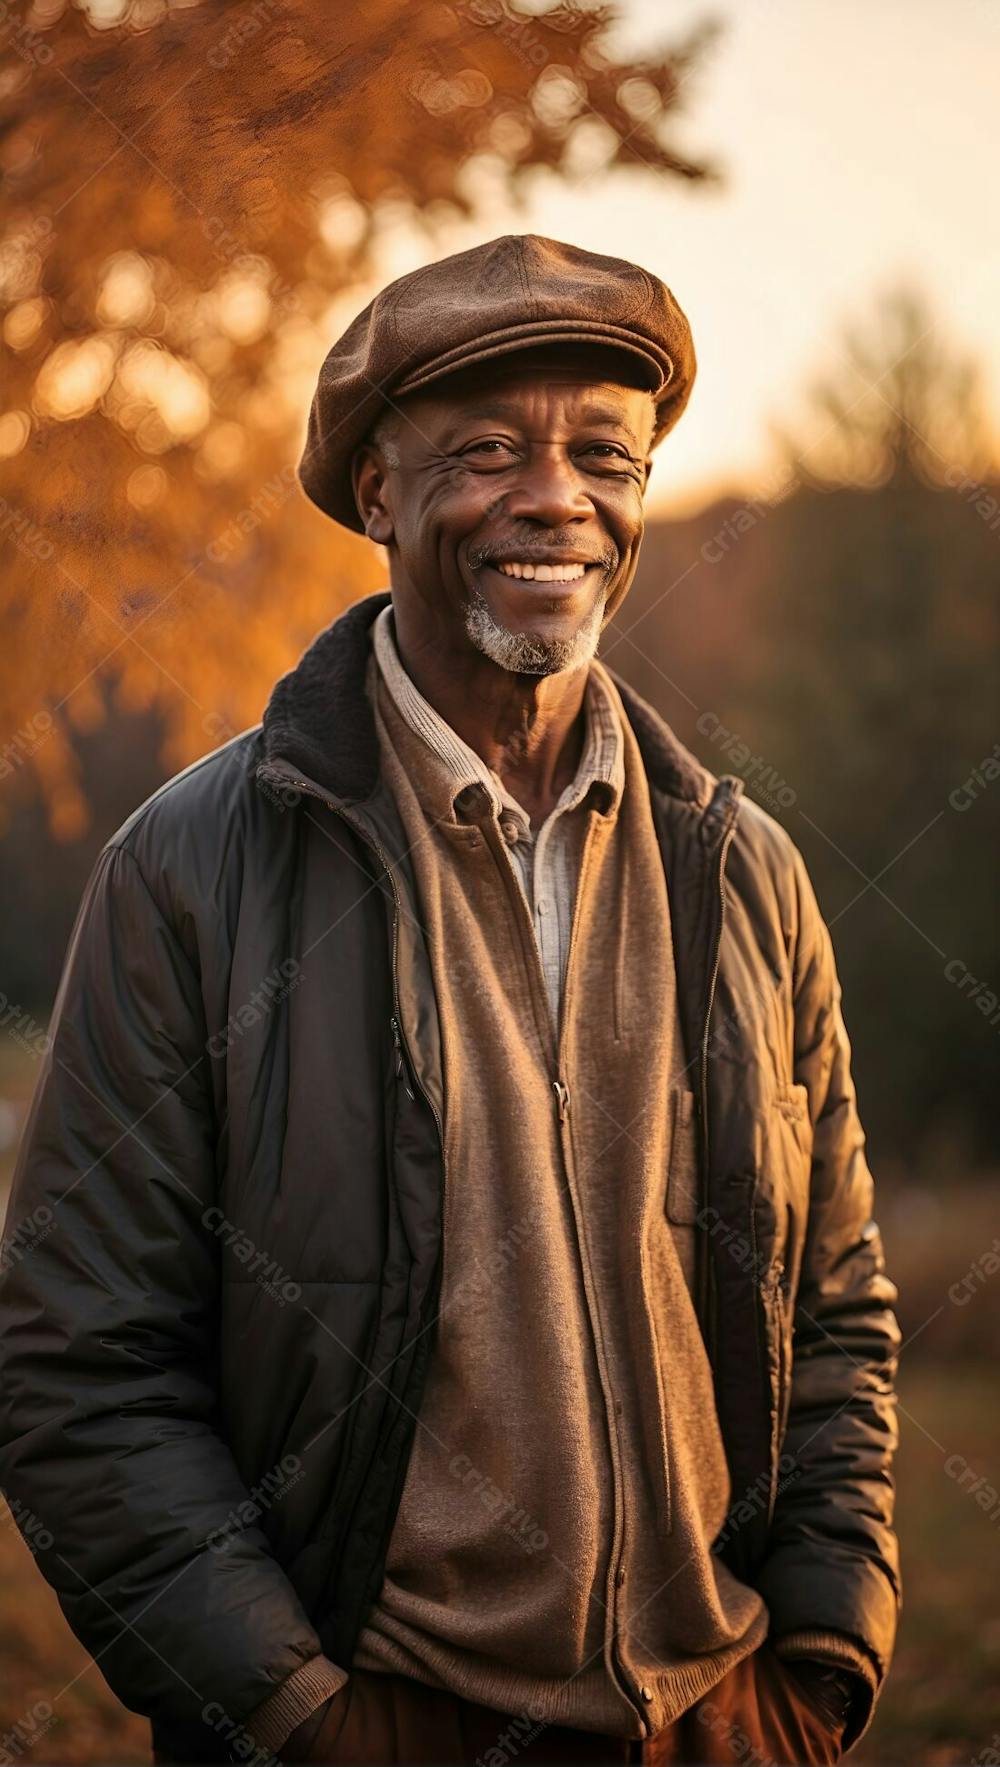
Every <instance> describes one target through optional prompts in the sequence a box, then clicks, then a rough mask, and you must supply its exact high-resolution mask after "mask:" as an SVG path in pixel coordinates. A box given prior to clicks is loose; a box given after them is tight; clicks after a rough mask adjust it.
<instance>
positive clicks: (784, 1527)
mask: <svg viewBox="0 0 1000 1767" xmlns="http://www.w3.org/2000/svg"><path fill="white" fill-rule="evenodd" d="M794 874H795V881H796V890H797V896H798V936H797V939H796V943H795V952H794V963H793V981H794V993H795V1050H794V1077H795V1079H796V1081H797V1082H799V1083H802V1084H804V1085H805V1086H806V1088H807V1090H808V1094H809V1104H810V1117H811V1121H812V1128H813V1147H812V1166H811V1181H810V1198H809V1218H808V1225H807V1231H806V1239H805V1247H804V1253H803V1261H802V1272H801V1279H800V1284H799V1289H798V1294H797V1296H796V1297H795V1298H794V1314H793V1321H792V1323H793V1328H794V1338H793V1362H792V1380H791V1397H790V1408H789V1417H788V1431H787V1435H786V1438H785V1443H784V1454H785V1456H786V1460H784V1461H783V1462H782V1478H781V1482H780V1489H779V1496H778V1500H777V1504H776V1508H775V1514H774V1519H773V1523H772V1527H771V1530H770V1534H769V1539H768V1551H767V1556H766V1558H765V1562H764V1565H763V1568H762V1571H761V1573H760V1576H759V1579H758V1584H759V1587H760V1590H761V1593H762V1594H763V1596H764V1599H765V1601H766V1602H767V1605H768V1608H769V1610H770V1614H771V1630H772V1633H773V1635H774V1636H775V1637H776V1638H778V1639H781V1638H782V1637H787V1636H790V1635H802V1634H806V1635H809V1634H812V1635H817V1634H826V1635H840V1636H842V1637H843V1638H844V1639H845V1640H850V1641H852V1643H853V1648H854V1649H855V1650H856V1649H857V1648H858V1647H859V1646H860V1647H861V1648H862V1649H863V1650H864V1652H865V1656H866V1658H869V1659H870V1660H871V1663H872V1665H873V1668H874V1675H873V1677H872V1685H871V1686H870V1687H869V1688H867V1689H865V1684H864V1682H863V1681H860V1680H859V1683H858V1687H859V1692H860V1690H862V1689H864V1693H863V1694H862V1696H861V1699H860V1704H859V1708H858V1710H857V1711H856V1713H855V1714H854V1715H853V1718H852V1723H851V1726H850V1732H849V1737H848V1745H849V1743H850V1742H851V1741H855V1740H857V1737H858V1736H859V1735H860V1734H861V1733H862V1731H863V1730H864V1729H865V1728H866V1727H867V1724H868V1722H869V1721H870V1718H871V1715H872V1706H873V1698H874V1695H875V1693H876V1692H877V1690H878V1688H879V1687H880V1685H881V1682H882V1680H883V1679H884V1677H885V1674H886V1672H887V1669H888V1666H889V1662H890V1659H891V1656H892V1649H893V1643H894V1638H895V1631H896V1622H897V1616H898V1609H899V1601H900V1580H899V1557H898V1548H897V1543H896V1537H895V1534H894V1532H893V1528H892V1514H893V1499H894V1487H893V1478H892V1458H893V1454H894V1452H895V1447H896V1441H897V1425H896V1413H895V1397H894V1380H895V1372H896V1360H897V1353H898V1349H899V1342H900V1335H899V1328H898V1325H897V1323H896V1318H895V1315H894V1313H893V1310H892V1308H893V1303H894V1301H895V1300H896V1290H895V1288H894V1286H893V1285H892V1283H891V1282H890V1281H889V1280H888V1278H887V1276H886V1273H885V1262H884V1258H883V1252H882V1242H881V1238H880V1235H879V1230H878V1227H877V1226H876V1224H875V1222H874V1220H873V1219H872V1202H873V1188H874V1187H873V1181H872V1176H871V1173H870V1171H869V1168H868V1164H867V1161H866V1157H865V1135H864V1131H863V1129H862V1127H861V1123H860V1121H859V1118H858V1110H857V1102H856V1095H855V1088H854V1084H853V1080H852V1077H851V1047H850V1042H849V1040H848V1035H847V1031H846V1028H845V1025H844V1019H843V1014H842V1011H841V988H840V982H839V979H838V976H837V972H836V965H835V959H834V953H833V945H832V941H831V938H830V933H829V929H828V927H827V926H826V924H825V922H824V921H823V918H822V916H821V914H820V910H819V905H818V903H817V901H816V897H815V893H814V891H813V888H812V885H811V882H810V880H809V877H808V874H807V872H806V868H805V864H804V862H803V860H802V857H801V855H800V854H799V853H798V851H797V849H795V850H794ZM786 1468H787V1470H786ZM817 1654H819V1653H817Z"/></svg>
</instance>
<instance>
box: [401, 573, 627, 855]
mask: <svg viewBox="0 0 1000 1767" xmlns="http://www.w3.org/2000/svg"><path fill="white" fill-rule="evenodd" d="M372 648H373V650H374V654H375V659H376V662H377V663H378V666H379V669H380V671H381V674H382V678H383V680H384V682H385V685H386V687H387V688H388V690H389V692H390V694H391V696H392V699H393V702H394V704H395V706H396V709H397V711H398V712H399V714H400V716H401V717H402V718H404V719H405V720H406V722H407V723H408V724H409V726H410V728H411V729H412V730H414V731H416V733H417V734H418V735H419V736H420V737H422V739H423V740H424V742H425V743H426V744H427V746H428V748H429V749H430V750H431V751H432V752H433V754H434V755H435V756H436V757H437V759H438V761H439V762H440V764H441V766H442V768H443V769H444V772H445V774H446V776H447V779H448V783H449V787H450V788H451V804H452V806H453V808H454V809H455V811H456V814H460V806H459V805H458V803H457V801H456V800H458V799H459V798H461V797H462V795H463V793H465V792H468V790H469V788H470V787H471V786H479V787H480V788H481V793H485V796H486V800H487V802H488V804H489V806H490V808H491V809H492V813H493V815H494V816H496V817H499V816H500V814H501V812H503V813H504V814H508V815H510V816H511V817H513V818H514V819H515V820H516V821H517V823H518V826H519V828H520V829H521V830H522V831H523V832H524V834H525V835H528V836H530V835H531V834H533V833H537V830H532V829H531V825H530V823H529V820H528V817H527V816H526V814H525V812H524V810H523V808H522V806H521V805H520V804H519V803H518V801H517V799H516V798H514V797H512V796H511V794H510V792H508V791H507V789H506V787H505V786H504V784H503V782H502V780H501V779H500V777H499V775H498V774H496V773H494V772H493V770H492V768H490V767H488V766H487V764H486V762H485V761H484V760H483V758H482V756H481V755H479V754H477V753H476V750H475V749H473V748H470V746H469V744H468V743H467V742H464V741H463V740H462V738H461V737H460V736H459V734H458V732H457V731H456V730H453V729H452V727H451V725H450V724H448V723H446V722H445V720H444V719H443V718H442V717H441V715H440V713H439V712H436V711H435V709H434V707H433V706H432V705H431V704H430V702H429V701H428V700H426V699H425V698H424V696H423V694H422V693H421V692H420V690H419V688H418V687H417V686H416V683H415V682H414V681H413V680H412V678H411V677H410V676H409V675H408V674H407V672H406V669H405V668H404V666H403V662H402V658H401V657H400V654H399V646H398V644H397V642H396V625H395V618H394V615H393V610H392V606H391V604H390V605H389V606H388V607H385V608H383V609H382V612H381V613H380V614H379V615H378V617H377V618H376V620H375V621H374V624H373V626H372ZM584 709H585V715H586V729H585V734H584V744H583V753H582V754H581V757H580V764H579V766H578V768H577V771H576V775H575V777H574V778H573V779H572V780H571V781H570V783H569V785H568V786H567V787H566V789H565V791H564V792H563V794H562V796H561V798H560V799H559V803H558V805H557V806H556V808H557V809H559V810H570V809H573V808H574V807H575V806H576V805H577V804H579V803H582V802H583V800H584V798H585V797H586V796H587V794H588V792H590V791H591V788H592V787H593V788H595V790H594V800H595V802H597V803H598V805H599V807H600V808H601V809H602V810H603V811H604V812H605V814H608V813H610V812H611V811H613V810H617V808H618V804H619V802H620V800H621V795H622V791H623V789H624V785H625V760H624V742H623V738H622V729H621V715H620V713H619V710H618V704H617V694H615V693H614V689H613V688H612V686H611V685H610V682H609V679H608V676H607V673H606V671H605V670H604V668H603V666H602V665H601V664H600V663H598V662H596V660H595V661H594V662H592V663H591V667H590V673H589V675H588V677H587V691H586V694H585V697H584Z"/></svg>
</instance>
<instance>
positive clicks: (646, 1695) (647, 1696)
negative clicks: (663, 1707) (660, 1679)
mask: <svg viewBox="0 0 1000 1767" xmlns="http://www.w3.org/2000/svg"><path fill="white" fill-rule="evenodd" d="M639 1692H640V1693H641V1694H642V1697H643V1699H644V1700H646V1702H647V1703H649V1702H650V1701H651V1700H652V1698H653V1689H652V1688H651V1687H640V1689H639Z"/></svg>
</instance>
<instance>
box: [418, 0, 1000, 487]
mask: <svg viewBox="0 0 1000 1767" xmlns="http://www.w3.org/2000/svg"><path fill="white" fill-rule="evenodd" d="M623 10H624V17H625V24H624V29H623V31H622V33H621V40H622V42H623V43H626V44H627V45H628V46H629V47H630V48H633V49H637V50H641V49H642V48H643V47H645V46H648V45H651V44H653V43H656V42H658V41H659V42H662V43H664V44H665V45H669V44H670V43H672V42H673V41H675V40H676V39H677V38H678V37H680V36H682V35H683V34H684V32H685V31H686V30H687V29H688V28H689V27H690V26H692V25H694V24H696V23H698V22H699V21H702V20H704V19H706V18H707V17H710V16H715V17H718V18H719V19H720V21H721V23H722V26H723V31H722V35H721V37H720V39H719V40H718V42H717V43H716V44H715V46H714V48H713V49H711V50H710V51H709V53H708V56H707V58H706V60H705V62H704V63H703V65H702V67H701V69H700V71H699V72H697V73H695V74H694V75H693V76H692V78H691V80H690V83H689V89H688V93H687V99H688V107H687V111H686V113H685V115H684V116H683V117H681V118H680V120H679V123H678V128H677V136H676V139H677V140H678V142H679V143H680V144H681V145H683V147H684V148H685V149H687V150H689V151H692V152H697V153H701V154H704V155H705V156H706V157H709V158H712V159H713V160H715V161H716V162H718V163H719V164H720V166H721V168H722V170H723V172H724V175H725V183H724V185H723V186H722V188H720V189H715V190H708V189H707V188H705V187H699V186H697V185H695V186H691V187H688V186H686V185H683V184H681V183H680V182H678V181H676V180H671V181H669V182H668V181H664V180H657V179H655V178H654V177H653V175H652V174H650V175H649V176H648V177H647V176H645V175H637V176H635V177H634V178H633V179H632V180H631V181H629V180H627V179H626V178H625V177H619V178H617V179H615V180H609V179H607V178H606V177H604V178H602V177H601V176H597V177H595V178H594V179H593V180H592V181H590V182H589V183H587V184H586V185H585V186H584V187H583V188H582V189H579V190H577V191H575V192H573V191H567V190H566V189H565V188H564V187H563V186H561V185H558V184H557V182H556V181H555V180H554V179H553V178H551V177H549V176H544V177H538V178H537V179H536V180H535V181H534V183H533V186H532V198H531V202H530V206H529V208H528V210H527V211H526V212H523V213H519V212H517V211H514V210H513V209H507V208H506V207H505V206H504V205H503V204H502V203H500V202H495V203H494V204H493V205H492V207H491V211H490V224H489V225H488V226H486V227H482V226H480V227H477V228H474V229H457V230H456V231H455V233H454V235H449V236H448V237H447V239H446V240H445V241H444V243H443V244H442V247H441V249H442V251H447V250H457V249H461V247H462V246H463V245H466V244H472V243H474V242H475V240H477V239H480V238H487V237H490V236H492V235H494V234H497V233H502V232H506V231H513V232H528V231H535V232H540V233H545V234H549V235H552V236H554V237H560V238H563V239H568V240H572V241H575V242H576V243H578V244H581V245H585V246H589V247H591V248H593V249H594V250H596V251H605V252H609V253H611V254H613V255H615V256H620V257H628V258H633V259H635V260H636V261H637V262H639V263H642V264H643V265H645V266H646V267H647V268H648V269H650V270H653V271H655V272H656V273H657V274H658V275H660V276H662V278H663V279H664V281H666V282H667V283H668V284H669V285H670V287H671V288H672V289H673V291H674V293H675V295H676V296H677V298H678V300H679V301H680V302H681V305H682V306H683V307H684V309H685V311H686V312H687V313H688V316H689V318H690V320H691V323H692V329H693V332H694V337H695V344H696V348H697V351H698V357H699V364H700V367H699V378H698V382H697V385H696V387H695V391H694V394H693V396H692V400H691V404H690V406H689V407H688V410H687V412H686V413H685V416H684V418H683V420H682V422H681V423H680V425H679V427H678V429H677V430H676V431H675V432H674V434H673V435H672V436H671V437H669V438H668V439H667V440H666V442H665V443H664V444H663V445H662V447H661V449H660V451H659V453H658V456H657V464H656V468H655V470H654V474H653V477H652V480H651V483H650V495H649V502H650V507H651V509H653V508H659V509H663V510H668V509H670V510H674V511H677V512H680V511H681V510H683V509H684V508H686V507H690V506H693V505H694V504H696V503H699V502H701V501H703V500H704V497H705V494H706V492H711V491H714V490H718V489H721V488H723V487H726V486H729V487H733V486H735V487H738V488H741V489H742V488H746V489H748V490H750V491H753V490H754V489H755V488H756V489H759V490H761V491H766V489H767V488H768V486H771V485H773V484H774V483H775V462H774V456H773V454H772V453H771V452H770V450H771V446H772V445H771V443H770V440H769V434H768V420H769V419H770V418H772V417H779V418H788V417H791V416H793V415H794V413H795V411H796V407H797V402H798V399H799V396H800V393H801V388H802V386H803V383H804V382H805V381H806V380H807V379H809V378H811V377H812V376H813V374H814V373H815V372H816V371H817V370H818V369H820V368H828V367H829V366H831V365H834V364H835V363H836V361H837V352H836V345H837V340H838V336H839V333H840V331H841V328H842V327H843V325H844V324H846V323H848V322H850V321H851V320H857V319H861V320H862V321H863V320H864V319H865V318H866V317H867V316H868V314H869V313H870V311H871V307H872V303H873V301H874V299H875V298H876V296H877V295H878V293H879V292H880V291H881V290H883V289H885V288H887V287H888V286H890V285H892V284H893V283H895V282H896V281H898V280H899V279H901V278H906V279H907V280H908V281H910V282H916V283H918V284H919V286H920V287H922V288H923V289H924V290H925V292H926V293H927V295H928V296H929V298H930V299H931V301H932V303H933V309H934V311H935V312H936V314H937V315H938V317H939V320H940V323H941V326H942V328H943V331H944V333H945V335H946V336H948V337H949V338H953V339H954V340H955V342H956V343H957V344H959V345H961V346H962V347H964V348H969V349H971V350H973V351H974V352H975V354H976V355H978V356H979V357H980V358H981V359H982V361H983V366H984V370H985V374H986V392H987V398H988V405H989V409H990V411H991V414H992V417H993V421H994V423H996V420H997V413H998V412H1000V336H998V327H997V313H998V304H1000V303H998V297H1000V230H998V228H997V226H996V222H995V218H994V214H993V208H994V202H995V194H996V191H997V189H998V187H1000V129H998V127H997V121H996V118H997V73H998V68H1000V6H997V5H995V4H993V0H952V3H951V4H947V5H946V4H944V0H878V4H877V5H871V4H868V5H865V4H863V3H862V0H739V4H732V3H730V4H728V5H723V6H721V7H715V8H713V7H711V6H709V5H702V4H691V3H690V0H677V3H673V0H625V4H624V8H623ZM408 249H409V248H408V247H407V244H406V242H405V241H402V240H397V241H396V242H395V243H394V246H393V250H392V255H391V257H387V260H386V264H385V270H386V273H387V274H389V275H395V274H399V273H400V272H401V271H402V270H404V269H406V268H409V267H410V264H411V262H414V261H416V257H417V255H420V256H422V255H426V246H424V247H423V249H422V250H421V248H420V247H418V246H416V245H414V247H413V252H414V256H412V257H411V256H410V255H408Z"/></svg>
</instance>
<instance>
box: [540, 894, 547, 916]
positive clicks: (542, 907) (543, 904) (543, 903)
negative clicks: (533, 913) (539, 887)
mask: <svg viewBox="0 0 1000 1767" xmlns="http://www.w3.org/2000/svg"><path fill="white" fill-rule="evenodd" d="M548 911H549V905H548V903H547V902H546V900H545V898H544V896H543V897H542V900H541V901H540V902H539V904H538V912H539V914H547V913H548Z"/></svg>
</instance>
